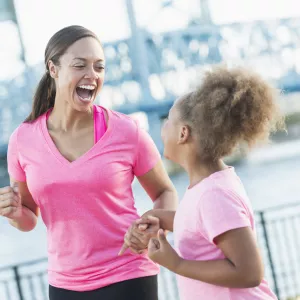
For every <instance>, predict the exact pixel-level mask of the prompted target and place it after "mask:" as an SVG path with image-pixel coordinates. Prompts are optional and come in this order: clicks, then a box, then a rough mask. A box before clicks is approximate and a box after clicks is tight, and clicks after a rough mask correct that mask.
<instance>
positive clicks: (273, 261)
mask: <svg viewBox="0 0 300 300" xmlns="http://www.w3.org/2000/svg"><path fill="white" fill-rule="evenodd" d="M255 217H256V228H257V238H258V243H259V245H260V248H261V251H262V254H263V258H264V263H265V275H266V278H267V280H268V282H269V284H270V285H271V288H272V289H273V291H274V292H275V293H276V294H277V296H278V298H279V299H280V300H298V299H300V298H298V297H300V230H298V228H300V203H296V204H292V205H286V206H280V207H275V208H270V209H266V210H263V211H257V212H256V213H255ZM46 265H47V259H46V258H44V259H40V260H36V261H32V262H28V263H22V264H19V265H13V266H7V267H5V268H1V269H0V299H1V300H48V283H47V274H46ZM158 280H159V298H160V300H170V299H172V300H177V299H178V289H177V285H176V280H175V276H174V274H171V273H170V272H169V271H168V270H166V269H163V268H162V270H161V272H160V275H159V279H158Z"/></svg>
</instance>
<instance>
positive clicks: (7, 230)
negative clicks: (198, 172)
mask: <svg viewBox="0 0 300 300" xmlns="http://www.w3.org/2000/svg"><path fill="white" fill-rule="evenodd" d="M1 165H2V167H0V185H1V186H3V185H4V184H7V183H8V178H7V176H5V175H6V171H5V166H4V165H3V163H2V164H1ZM235 168H236V172H237V173H238V175H239V176H240V177H241V179H242V181H243V182H244V185H245V187H246V190H247V192H248V194H249V197H250V199H251V201H252V205H253V208H254V209H255V210H261V209H265V208H268V207H272V206H277V205H282V204H288V203H295V202H297V201H299V196H298V194H299V191H300V187H299V178H300V141H292V142H288V143H285V144H280V145H276V146H270V147H266V148H263V149H260V150H256V151H254V152H253V153H252V154H250V155H249V156H248V158H247V160H246V161H244V162H243V163H241V164H239V165H236V166H235ZM1 174H2V176H1ZM171 178H172V181H173V183H174V185H175V187H176V188H177V190H178V193H179V196H180V197H182V195H183V193H184V191H185V189H186V187H187V185H188V178H187V176H186V174H184V173H179V174H176V175H174V176H172V177H171ZM133 189H134V194H135V198H136V207H137V209H138V211H139V212H140V213H142V212H144V211H146V210H148V209H151V205H152V202H151V200H150V198H149V197H148V196H147V195H146V193H145V192H144V191H143V189H142V188H141V186H140V185H139V184H138V182H137V181H136V182H134V185H133ZM46 246H47V242H46V230H45V226H44V225H43V224H42V222H41V220H40V221H39V223H38V226H37V227H36V229H35V230H34V231H32V232H28V233H23V232H19V231H17V230H16V229H15V228H13V227H11V226H10V225H9V224H8V223H7V221H6V219H4V218H0V267H1V266H4V265H9V264H14V263H19V262H23V261H28V260H33V259H37V258H40V257H44V256H46V255H47V253H46Z"/></svg>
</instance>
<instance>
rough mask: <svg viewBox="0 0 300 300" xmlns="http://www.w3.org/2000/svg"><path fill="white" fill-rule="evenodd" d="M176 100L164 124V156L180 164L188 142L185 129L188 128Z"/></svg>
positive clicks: (162, 134)
mask: <svg viewBox="0 0 300 300" xmlns="http://www.w3.org/2000/svg"><path fill="white" fill-rule="evenodd" d="M179 101H181V99H179V100H176V102H175V103H174V105H173V107H172V108H171V109H170V111H169V116H168V118H167V119H166V121H165V122H164V125H163V127H162V130H161V137H162V140H163V144H164V156H165V157H166V158H167V159H169V160H172V161H174V162H177V163H178V162H179V158H180V150H181V147H182V144H184V143H185V142H186V136H185V135H186V134H185V131H186V130H185V129H186V128H187V127H186V126H185V125H184V124H183V123H182V121H181V119H180V112H179V108H178V107H179V105H178V102H179Z"/></svg>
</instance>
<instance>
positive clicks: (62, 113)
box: [48, 99, 93, 132]
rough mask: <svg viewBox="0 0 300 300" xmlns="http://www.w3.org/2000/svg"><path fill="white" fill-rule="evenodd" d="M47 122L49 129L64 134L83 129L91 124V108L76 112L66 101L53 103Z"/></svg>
mask: <svg viewBox="0 0 300 300" xmlns="http://www.w3.org/2000/svg"><path fill="white" fill-rule="evenodd" d="M56 100H57V99H56ZM48 122H49V123H50V124H51V127H53V128H55V129H59V130H62V131H66V132H67V131H72V130H77V129H80V128H84V127H87V126H89V125H90V124H93V107H91V108H90V109H89V110H87V111H77V110H75V109H73V108H72V107H71V106H70V105H69V104H68V103H67V102H66V101H60V100H59V101H55V104H54V107H53V110H52V111H51V113H50V116H49V120H48Z"/></svg>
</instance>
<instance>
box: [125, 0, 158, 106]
mask: <svg viewBox="0 0 300 300" xmlns="http://www.w3.org/2000/svg"><path fill="white" fill-rule="evenodd" d="M132 2H133V0H126V6H127V14H128V19H129V24H130V29H131V42H130V56H131V61H132V71H133V75H134V77H135V79H136V80H137V81H138V82H139V83H140V84H141V88H142V91H143V99H142V101H143V102H144V103H151V101H152V100H153V99H152V96H151V91H150V87H149V75H150V73H149V67H148V55H147V48H146V43H145V32H144V30H142V29H141V28H140V27H139V26H138V25H137V21H136V15H135V11H134V6H133V3H132Z"/></svg>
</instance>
